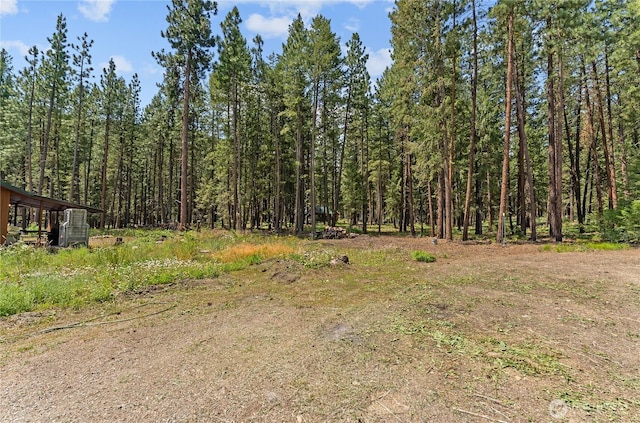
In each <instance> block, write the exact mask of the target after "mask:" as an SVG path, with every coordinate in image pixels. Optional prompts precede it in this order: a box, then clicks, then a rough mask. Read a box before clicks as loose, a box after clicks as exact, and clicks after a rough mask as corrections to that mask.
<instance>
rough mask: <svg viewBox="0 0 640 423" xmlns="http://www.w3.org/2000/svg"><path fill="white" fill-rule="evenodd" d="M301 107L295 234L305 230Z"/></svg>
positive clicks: (298, 109)
mask: <svg viewBox="0 0 640 423" xmlns="http://www.w3.org/2000/svg"><path fill="white" fill-rule="evenodd" d="M300 109H301V108H300V105H299V104H298V106H297V114H296V116H297V119H298V122H297V123H296V206H295V212H294V226H295V233H296V234H299V233H301V232H302V231H303V230H304V205H303V198H302V188H303V187H302V169H301V168H302V160H303V157H302V123H301V122H300V120H301V118H302V117H301V114H302V110H300Z"/></svg>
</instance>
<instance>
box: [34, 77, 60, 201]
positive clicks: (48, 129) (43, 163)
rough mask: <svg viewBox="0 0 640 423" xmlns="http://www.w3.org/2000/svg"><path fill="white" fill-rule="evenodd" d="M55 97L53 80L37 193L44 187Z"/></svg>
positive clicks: (41, 152) (40, 193) (39, 193)
mask: <svg viewBox="0 0 640 423" xmlns="http://www.w3.org/2000/svg"><path fill="white" fill-rule="evenodd" d="M55 97H56V83H55V81H54V83H53V86H52V87H51V95H50V96H49V107H48V110H47V124H46V128H45V130H44V139H43V141H42V148H41V149H40V177H39V178H38V195H42V189H43V187H44V171H45V168H46V167H47V155H48V154H49V138H50V136H51V121H52V116H53V107H54V102H55Z"/></svg>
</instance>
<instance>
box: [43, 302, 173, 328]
mask: <svg viewBox="0 0 640 423" xmlns="http://www.w3.org/2000/svg"><path fill="white" fill-rule="evenodd" d="M175 306H176V304H173V305H172V306H170V307H167V308H165V309H163V310H160V311H155V312H153V313H148V314H143V315H142V316H135V317H129V318H127V319H119V320H103V321H100V322H91V321H89V320H86V321H82V322H76V323H71V324H69V325H63V326H54V327H51V328H47V329H43V330H41V331H38V332H37V333H38V334H43V333H49V332H55V331H57V330H63V329H73V328H79V327H86V326H100V325H109V324H113V323H123V322H130V321H131V320H136V319H143V318H145V317H151V316H155V315H157V314H161V313H165V312H167V311H169V310H171V309H172V308H174V307H175Z"/></svg>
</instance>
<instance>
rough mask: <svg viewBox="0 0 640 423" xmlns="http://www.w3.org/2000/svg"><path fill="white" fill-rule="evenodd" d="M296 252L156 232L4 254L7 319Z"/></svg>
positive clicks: (275, 245) (2, 310)
mask: <svg viewBox="0 0 640 423" xmlns="http://www.w3.org/2000/svg"><path fill="white" fill-rule="evenodd" d="M117 235H118V236H120V235H122V234H117ZM128 235H129V236H131V235H133V234H128ZM294 252H295V246H294V245H293V244H292V242H291V241H287V239H285V240H284V241H277V242H271V243H269V242H265V240H264V238H258V237H255V236H252V235H248V236H240V235H237V234H230V233H224V234H221V235H220V234H212V233H192V232H186V233H175V232H167V231H150V232H147V233H144V232H143V233H142V234H140V236H139V237H138V236H136V237H133V238H131V239H129V238H128V239H127V241H126V242H125V243H124V244H121V245H108V246H102V247H94V248H86V247H82V248H67V249H59V250H52V249H45V248H34V247H32V246H28V245H25V244H21V243H18V244H15V245H13V246H11V247H8V248H4V249H0V317H2V316H9V315H12V314H16V313H21V312H25V311H32V310H39V309H47V308H51V307H80V306H82V305H85V304H89V303H95V302H104V301H108V300H111V299H113V298H115V297H116V296H117V295H118V294H120V293H124V292H130V291H134V290H136V289H139V288H141V287H144V286H149V285H158V284H166V283H172V282H175V281H179V280H188V279H206V278H212V277H216V276H218V275H220V274H222V273H226V272H231V271H236V270H241V269H244V268H246V267H247V266H250V265H253V264H259V263H261V262H263V261H264V260H268V259H270V258H273V257H286V256H290V255H292V254H293V253H294Z"/></svg>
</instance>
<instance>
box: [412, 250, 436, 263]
mask: <svg viewBox="0 0 640 423" xmlns="http://www.w3.org/2000/svg"><path fill="white" fill-rule="evenodd" d="M411 257H413V259H414V260H415V261H419V262H422V263H433V262H434V261H436V257H435V256H434V255H433V254H430V253H427V252H426V251H414V252H412V253H411Z"/></svg>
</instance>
